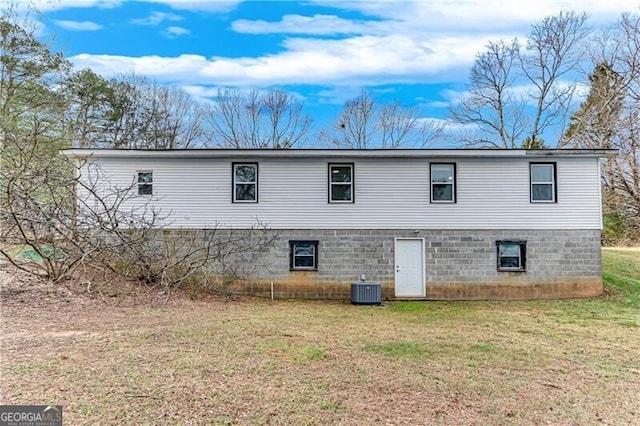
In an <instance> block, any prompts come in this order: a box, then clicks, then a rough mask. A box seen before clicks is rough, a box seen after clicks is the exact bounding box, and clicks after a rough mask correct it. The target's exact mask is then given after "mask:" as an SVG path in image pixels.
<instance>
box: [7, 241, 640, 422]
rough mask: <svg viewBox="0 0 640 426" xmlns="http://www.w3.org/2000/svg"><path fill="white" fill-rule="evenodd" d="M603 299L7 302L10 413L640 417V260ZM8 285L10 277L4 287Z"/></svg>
mask: <svg viewBox="0 0 640 426" xmlns="http://www.w3.org/2000/svg"><path fill="white" fill-rule="evenodd" d="M603 264H604V269H605V272H604V278H605V280H606V294H605V295H604V296H602V297H599V298H595V299H590V300H571V301H535V302H408V303H401V302H397V303H386V304H385V306H383V307H356V306H351V305H350V304H348V303H346V302H344V303H342V302H309V301H275V302H271V301H268V300H260V299H243V300H236V301H231V302H225V301H223V300H219V299H214V298H209V299H206V300H196V301H191V300H188V299H187V298H172V299H170V300H169V302H168V303H160V302H157V303H153V304H149V303H140V302H138V303H133V302H132V301H126V302H118V301H117V300H119V299H118V298H107V299H109V300H106V301H103V300H101V299H100V298H88V297H87V296H81V295H76V296H73V297H66V296H64V297H61V296H59V295H58V296H55V295H53V296H52V295H51V294H46V292H42V291H40V293H38V295H40V296H39V297H38V298H37V299H34V298H33V297H32V296H33V295H31V294H30V293H29V292H28V291H25V292H18V293H11V294H10V295H8V296H7V295H5V298H4V300H3V302H2V313H1V315H2V317H1V319H2V338H1V340H0V342H1V344H2V346H1V354H2V359H1V362H0V367H1V370H0V372H1V374H2V376H1V377H2V378H1V385H0V392H1V394H0V396H1V401H0V403H2V404H61V405H63V406H64V420H65V424H69V425H75V424H105V425H111V424H225V423H233V424H237V423H240V424H265V423H270V424H328V423H329V424H331V423H346V424H370V423H380V424H452V425H453V424H455V425H458V424H518V425H521V424H530V425H539V424H570V425H590V424H611V425H613V424H640V402H639V401H640V251H632V250H626V251H623V250H610V249H605V250H603ZM1 278H2V277H1V276H0V279H1Z"/></svg>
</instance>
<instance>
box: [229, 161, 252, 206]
mask: <svg viewBox="0 0 640 426" xmlns="http://www.w3.org/2000/svg"><path fill="white" fill-rule="evenodd" d="M232 190H233V202H234V203H257V202H258V163H233V188H232Z"/></svg>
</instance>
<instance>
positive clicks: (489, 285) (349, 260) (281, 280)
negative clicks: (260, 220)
mask: <svg viewBox="0 0 640 426" xmlns="http://www.w3.org/2000/svg"><path fill="white" fill-rule="evenodd" d="M415 231H416V230H413V229H411V230H277V231H274V232H276V233H277V238H276V240H275V242H274V244H273V245H272V246H271V247H270V248H269V249H268V250H265V251H264V252H262V253H256V254H254V255H253V256H252V257H253V259H255V262H256V263H257V264H259V265H261V266H260V267H258V268H256V269H255V271H253V272H252V274H251V276H247V277H245V279H244V280H243V281H241V282H240V281H239V282H237V284H236V290H238V291H240V292H242V293H246V294H254V295H259V296H264V297H270V296H271V283H273V289H274V297H275V298H308V299H349V297H350V285H351V283H352V282H356V281H358V280H359V278H360V275H361V274H366V276H367V281H371V282H378V283H381V284H382V296H383V299H385V300H392V299H395V294H394V273H395V269H394V268H395V259H394V249H395V238H415V237H419V238H424V241H425V269H426V271H425V278H426V279H425V285H426V299H429V300H480V299H493V300H501V299H502V300H505V299H543V298H580V297H591V296H597V295H599V294H601V293H602V276H601V258H600V231H599V230H431V229H421V230H419V231H420V232H418V233H416V232H415ZM290 240H317V241H318V270H317V271H290V270H289V265H290V261H289V255H290V254H289V241H290ZM497 240H524V241H526V244H527V245H526V271H525V272H500V271H498V270H497V248H496V241H497Z"/></svg>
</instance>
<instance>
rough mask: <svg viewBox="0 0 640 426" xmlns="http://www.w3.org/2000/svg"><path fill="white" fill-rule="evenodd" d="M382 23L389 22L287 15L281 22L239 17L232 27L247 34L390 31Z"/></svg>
mask: <svg viewBox="0 0 640 426" xmlns="http://www.w3.org/2000/svg"><path fill="white" fill-rule="evenodd" d="M380 24H382V26H388V23H385V24H383V23H381V22H375V21H355V20H350V19H342V18H339V17H337V16H336V15H313V16H302V15H285V16H283V17H282V20H281V21H279V22H267V21H263V20H257V21H251V20H247V19H239V20H236V21H233V23H232V24H231V28H232V29H233V30H234V31H236V32H239V33H245V34H308V35H335V34H363V33H367V34H373V33H385V32H388V31H385V30H384V29H383V28H379V27H381V25H380Z"/></svg>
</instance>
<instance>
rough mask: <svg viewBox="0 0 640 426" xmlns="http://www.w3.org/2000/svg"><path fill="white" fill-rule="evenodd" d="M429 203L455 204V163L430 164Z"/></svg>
mask: <svg viewBox="0 0 640 426" xmlns="http://www.w3.org/2000/svg"><path fill="white" fill-rule="evenodd" d="M430 174H431V202H432V203H455V202H456V165H455V163H431V173H430Z"/></svg>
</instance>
